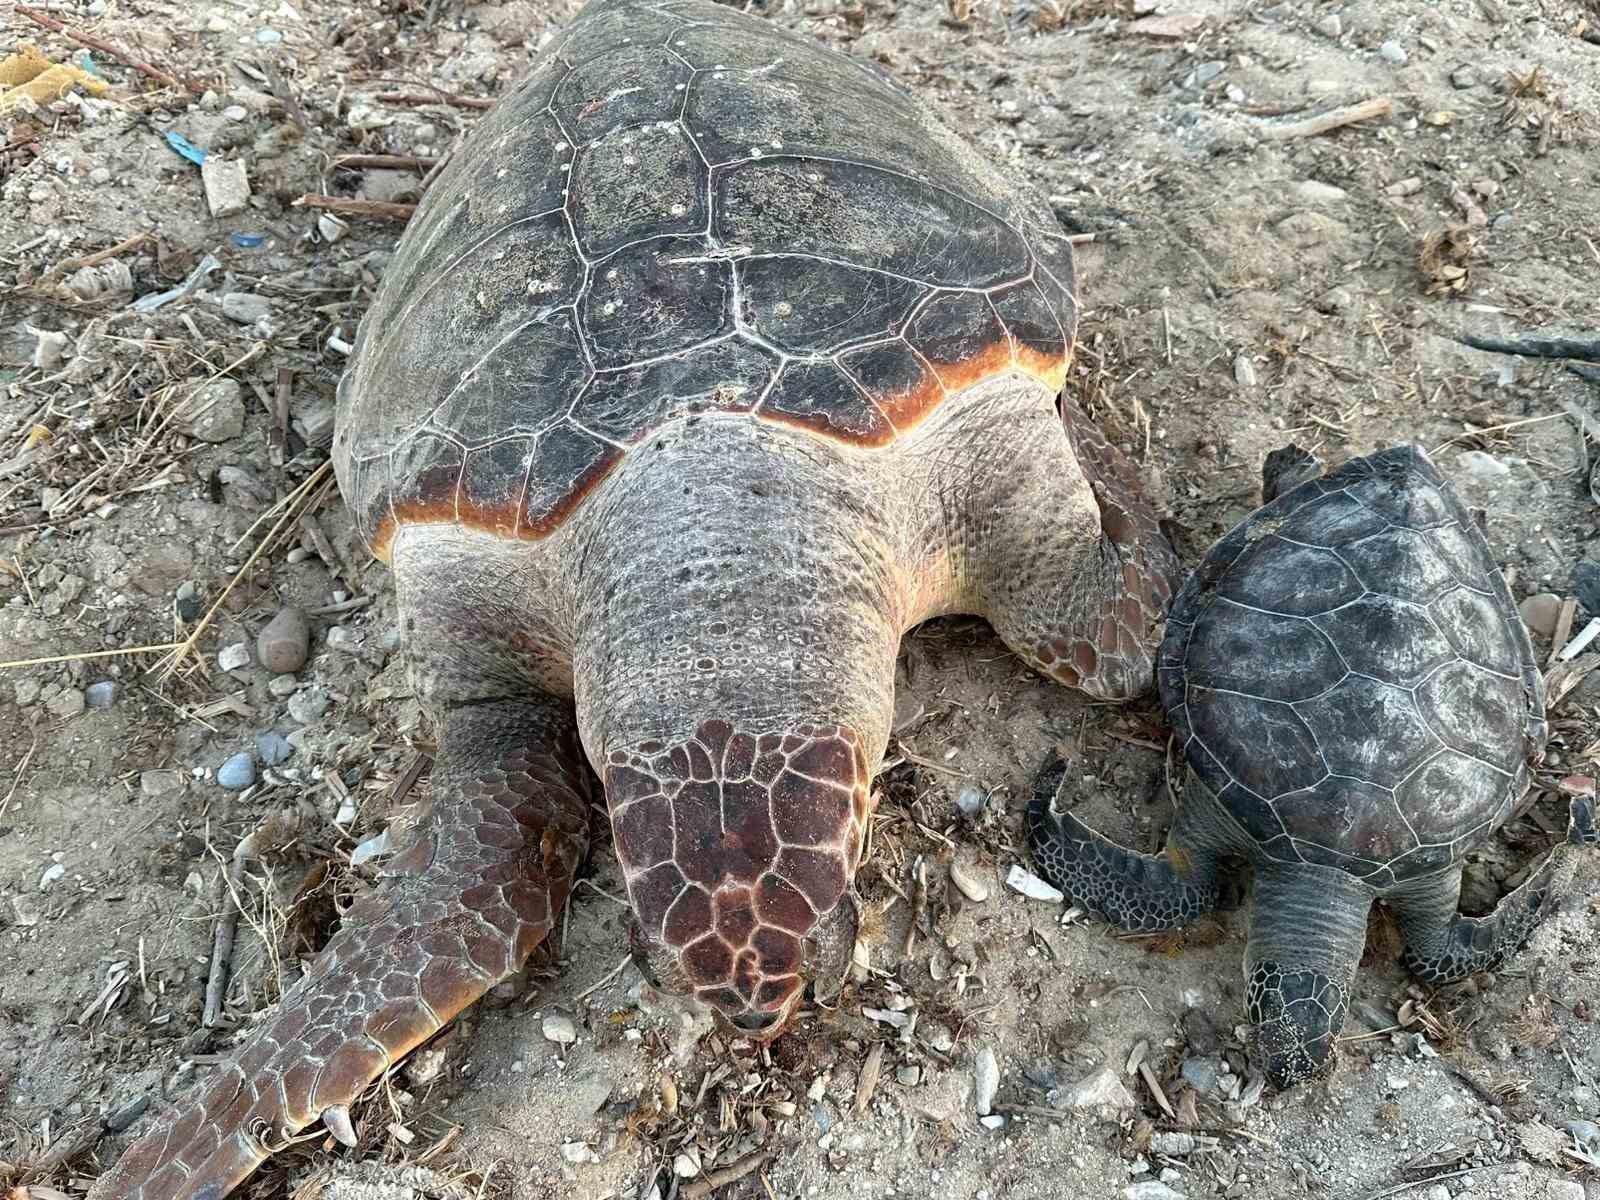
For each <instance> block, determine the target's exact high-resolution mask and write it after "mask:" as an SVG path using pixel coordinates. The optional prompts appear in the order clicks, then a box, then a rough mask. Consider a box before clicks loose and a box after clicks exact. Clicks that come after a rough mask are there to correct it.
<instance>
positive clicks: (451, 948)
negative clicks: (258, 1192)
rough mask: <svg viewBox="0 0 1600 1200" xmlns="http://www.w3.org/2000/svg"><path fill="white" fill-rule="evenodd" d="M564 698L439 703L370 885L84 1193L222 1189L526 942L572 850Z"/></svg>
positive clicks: (132, 1195)
mask: <svg viewBox="0 0 1600 1200" xmlns="http://www.w3.org/2000/svg"><path fill="white" fill-rule="evenodd" d="M588 778H589V776H588V774H587V769H586V768H585V767H584V765H583V759H582V755H581V752H580V751H579V749H578V740H577V734H576V730H575V723H574V720H573V716H572V712H571V706H570V704H568V703H567V702H565V701H560V700H554V699H550V700H541V701H538V702H529V703H494V704H481V705H469V706H466V707H463V708H460V709H457V710H455V711H453V712H451V713H450V714H448V716H447V717H446V718H445V720H444V722H443V725H442V728H441V730H440V754H439V760H438V766H437V768H436V770H435V771H434V775H433V793H434V796H435V801H434V808H433V812H432V814H431V815H430V816H429V818H428V819H427V821H426V822H425V823H424V824H423V826H422V828H421V829H420V830H419V832H418V836H417V838H416V840H415V841H414V842H413V843H412V845H411V847H410V849H408V850H407V851H406V852H405V853H404V854H402V855H401V856H400V857H398V858H397V859H396V860H395V861H394V862H393V863H392V864H391V866H390V867H389V868H388V870H387V871H386V872H385V878H384V880H383V882H382V884H381V885H380V887H379V888H378V890H377V891H375V892H374V893H372V894H371V895H370V896H368V897H367V898H366V899H364V900H362V901H361V902H360V903H359V904H357V905H356V906H355V907H354V908H352V909H351V910H350V912H348V913H346V914H345V917H344V920H343V923H342V925H341V927H340V929H339V932H338V933H337V934H336V935H335V936H334V938H333V940H332V941H330V942H329V943H328V945H327V946H326V947H325V948H324V949H323V951H322V953H321V954H320V955H319V956H318V957H317V959H316V961H315V962H314V963H313V964H312V966H311V969H310V970H309V971H308V972H307V973H306V975H305V977H304V978H303V979H302V980H301V981H300V982H299V983H298V984H297V985H296V986H295V987H294V988H292V989H291V990H290V991H289V993H288V994H287V995H285V996H284V998H283V1003H282V1004H281V1005H280V1006H279V1008H278V1010H277V1012H275V1013H274V1014H273V1015H272V1017H271V1018H270V1019H269V1020H267V1021H265V1022H263V1023H262V1024H261V1025H260V1026H259V1027H258V1028H257V1030H256V1031H255V1033H254V1034H253V1035H251V1037H250V1038H249V1040H248V1041H246V1042H245V1044H244V1046H243V1047H242V1048H241V1049H240V1050H239V1051H238V1052H237V1053H236V1054H234V1055H233V1056H232V1057H231V1058H230V1059H229V1060H228V1061H227V1062H226V1063H224V1064H223V1065H222V1066H220V1067H219V1068H218V1069H217V1073H216V1075H215V1077H214V1078H213V1079H212V1081H211V1082H210V1083H209V1084H207V1085H206V1086H204V1087H203V1088H201V1089H200V1091H199V1094H198V1095H197V1096H196V1097H195V1098H193V1099H192V1100H190V1101H189V1102H188V1103H186V1104H184V1105H182V1106H181V1107H179V1108H178V1109H177V1110H176V1111H174V1112H170V1113H167V1114H165V1115H164V1116H163V1117H162V1118H161V1119H160V1121H159V1122H158V1123H157V1125H156V1127H155V1128H154V1129H153V1130H152V1131H151V1132H149V1133H147V1134H145V1135H144V1137H142V1138H140V1139H139V1141H137V1142H136V1143H134V1145H133V1146H132V1147H130V1148H129V1150H128V1152H127V1153H126V1154H124V1155H123V1156H122V1158H121V1160H120V1161H119V1162H118V1163H117V1165H116V1167H115V1168H114V1169H113V1170H112V1171H110V1172H109V1173H108V1174H106V1175H105V1176H103V1177H102V1178H101V1179H100V1181H99V1182H98V1183H97V1184H96V1185H95V1187H94V1189H93V1190H92V1191H91V1192H90V1196H91V1198H92V1200H200V1198H202V1197H205V1198H214V1197H220V1196H223V1195H226V1194H227V1193H228V1192H229V1191H231V1190H232V1189H233V1188H234V1187H236V1186H237V1185H238V1184H239V1183H240V1182H241V1181H242V1180H243V1179H245V1178H246V1177H247V1176H248V1175H250V1174H251V1173H252V1172H253V1171H255V1169H256V1168H257V1167H258V1166H260V1165H261V1163H262V1162H263V1161H265V1159H266V1158H267V1156H268V1155H269V1154H271V1153H273V1152H274V1151H276V1150H278V1149H281V1148H282V1146H283V1145H284V1143H285V1142H286V1141H287V1139H289V1138H290V1137H292V1136H293V1135H294V1134H296V1133H298V1132H299V1131H300V1130H301V1129H303V1128H305V1127H306V1126H308V1125H310V1124H311V1123H312V1122H314V1121H316V1120H318V1119H319V1118H320V1119H322V1120H323V1122H324V1123H325V1124H326V1125H327V1127H328V1130H329V1132H330V1133H332V1134H333V1135H334V1137H335V1138H337V1139H338V1140H339V1141H341V1142H345V1143H346V1144H354V1140H355V1138H354V1132H353V1130H352V1129H351V1127H350V1116H349V1111H348V1108H347V1106H348V1105H349V1104H350V1103H351V1101H353V1100H355V1099H356V1097H357V1096H359V1095H360V1094H361V1093H362V1092H363V1091H364V1090H365V1089H366V1087H367V1085H368V1084H370V1083H371V1082H372V1081H373V1080H374V1079H377V1078H378V1077H379V1076H380V1075H382V1074H383V1072H384V1071H386V1070H388V1069H389V1067H391V1066H393V1065H394V1064H395V1063H396V1062H398V1061H399V1060H400V1059H402V1058H404V1057H405V1055H407V1054H408V1053H410V1052H411V1051H412V1050H414V1049H415V1048H416V1047H418V1046H419V1045H421V1044H422V1043H423V1042H424V1041H426V1040H427V1039H428V1038H430V1037H432V1036H433V1035H434V1034H435V1033H436V1032H438V1031H439V1030H440V1029H441V1028H443V1027H444V1025H445V1024H447V1023H448V1022H449V1021H450V1020H451V1019H452V1018H453V1017H455V1016H456V1014H458V1013H459V1012H461V1011H462V1010H463V1009H464V1008H466V1007H467V1006H468V1005H469V1004H471V1003H472V1002H473V1001H475V1000H476V999H478V997H479V996H481V995H483V994H484V993H485V992H486V991H488V990H489V988H491V987H493V986H494V985H495V984H496V983H498V982H499V981H500V980H502V979H504V978H505V977H506V976H508V975H510V974H512V973H513V972H514V971H516V970H517V969H518V968H519V967H521V965H522V963H523V961H524V960H525V959H526V958H527V957H528V955H529V954H531V953H532V952H533V950H534V949H535V948H536V947H537V946H538V945H539V943H540V942H542V941H543V940H544V938H545V936H546V934H548V933H549V931H550V929H551V928H552V927H553V924H554V921H555V918H556V915H557V914H558V913H559V912H560V911H561V906H562V904H563V903H565V901H566V897H567V893H568V891H569V890H570V889H571V886H572V878H573V873H574V872H575V871H576V870H577V867H578V864H579V862H580V861H581V860H582V858H583V856H584V854H585V852H586V851H587V848H588V840H589V796H588V791H589V787H588Z"/></svg>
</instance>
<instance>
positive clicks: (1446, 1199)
mask: <svg viewBox="0 0 1600 1200" xmlns="http://www.w3.org/2000/svg"><path fill="white" fill-rule="evenodd" d="M1423 1196H1424V1198H1425V1200H1450V1189H1449V1188H1447V1187H1445V1185H1444V1184H1442V1183H1436V1184H1434V1185H1433V1186H1432V1187H1431V1188H1429V1189H1428V1190H1427V1191H1426V1192H1424V1193H1423Z"/></svg>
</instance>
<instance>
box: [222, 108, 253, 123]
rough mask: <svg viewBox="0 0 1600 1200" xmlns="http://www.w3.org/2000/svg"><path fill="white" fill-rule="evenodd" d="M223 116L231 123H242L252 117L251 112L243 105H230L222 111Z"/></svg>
mask: <svg viewBox="0 0 1600 1200" xmlns="http://www.w3.org/2000/svg"><path fill="white" fill-rule="evenodd" d="M222 115H223V116H224V117H226V118H227V119H228V120H230V121H242V120H244V119H245V118H246V117H248V116H249V115H250V110H249V109H248V108H246V107H245V106H244V105H242V104H230V105H228V107H227V108H225V109H223V110H222Z"/></svg>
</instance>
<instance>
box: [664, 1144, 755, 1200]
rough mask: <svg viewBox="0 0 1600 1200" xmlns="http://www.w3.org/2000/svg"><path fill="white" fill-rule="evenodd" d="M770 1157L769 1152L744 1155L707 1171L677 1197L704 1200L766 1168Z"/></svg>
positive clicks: (688, 1184) (684, 1188) (686, 1185)
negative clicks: (713, 1193) (715, 1192)
mask: <svg viewBox="0 0 1600 1200" xmlns="http://www.w3.org/2000/svg"><path fill="white" fill-rule="evenodd" d="M771 1157H772V1151H771V1150H757V1151H756V1152H755V1153H754V1154H746V1155H745V1156H744V1157H743V1158H737V1159H734V1161H733V1162H731V1163H729V1164H728V1165H727V1166H725V1167H718V1168H717V1169H716V1170H715V1171H707V1172H706V1173H705V1174H704V1175H702V1176H701V1177H700V1178H699V1179H695V1180H692V1181H691V1182H689V1183H687V1184H685V1185H684V1187H683V1190H682V1191H680V1192H679V1193H678V1195H679V1196H681V1197H683V1200H704V1198H705V1197H706V1196H709V1195H711V1193H712V1192H714V1191H716V1190H717V1189H718V1188H719V1187H727V1186H728V1185H729V1184H730V1183H737V1182H738V1181H739V1180H741V1179H743V1178H744V1177H745V1176H746V1175H750V1174H753V1173H754V1172H756V1171H759V1170H760V1169H761V1168H762V1167H764V1166H766V1164H767V1160H768V1159H769V1158H771Z"/></svg>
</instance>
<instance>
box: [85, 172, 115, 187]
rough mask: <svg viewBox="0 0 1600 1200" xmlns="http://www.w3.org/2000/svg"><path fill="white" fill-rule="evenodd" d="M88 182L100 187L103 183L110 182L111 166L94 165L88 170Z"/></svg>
mask: <svg viewBox="0 0 1600 1200" xmlns="http://www.w3.org/2000/svg"><path fill="white" fill-rule="evenodd" d="M89 182H90V183H92V184H94V185H95V186H96V187H100V186H103V185H105V184H108V183H110V182H111V168H110V167H95V168H94V169H93V170H92V171H90V172H89Z"/></svg>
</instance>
